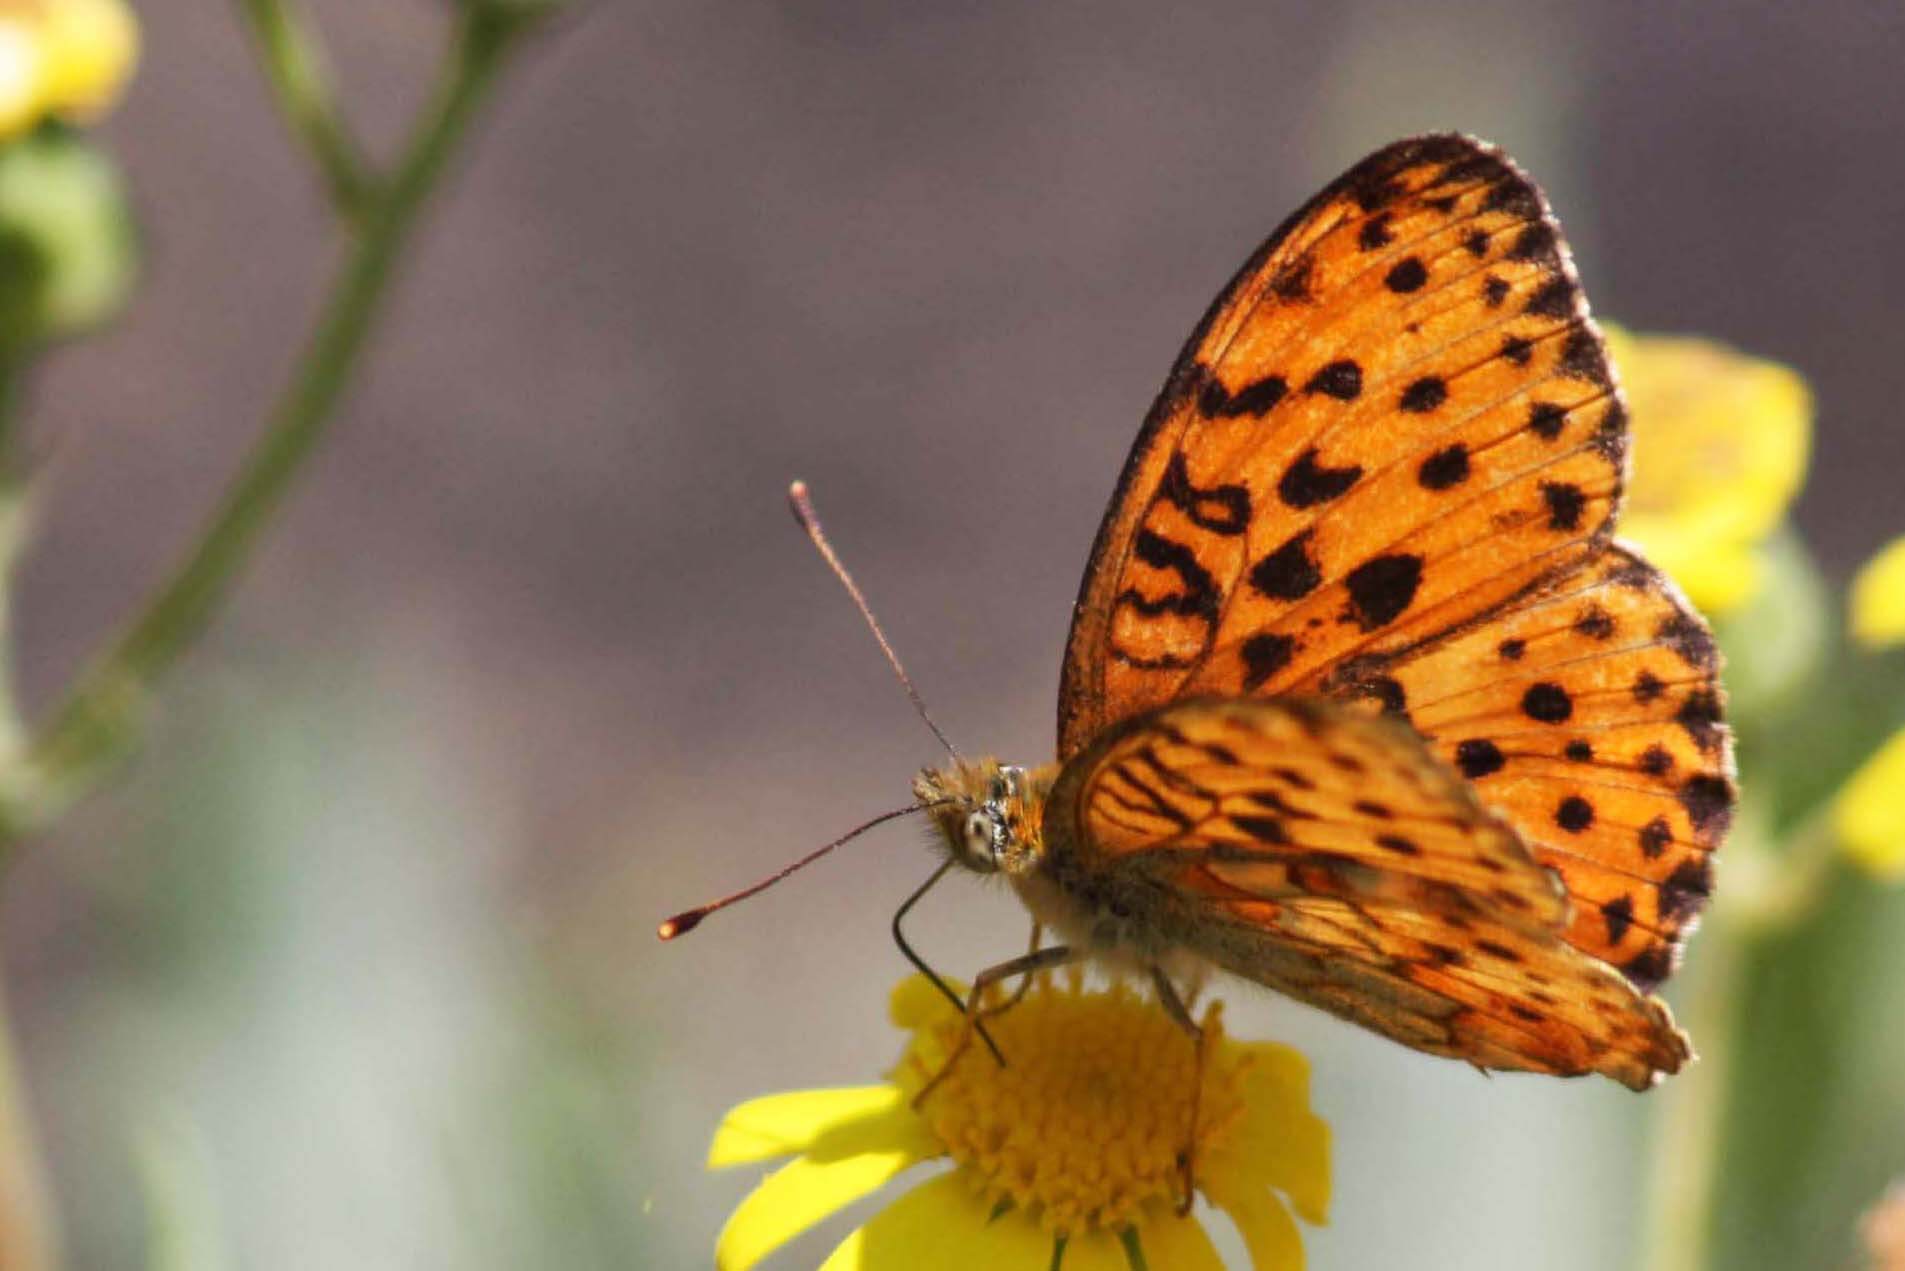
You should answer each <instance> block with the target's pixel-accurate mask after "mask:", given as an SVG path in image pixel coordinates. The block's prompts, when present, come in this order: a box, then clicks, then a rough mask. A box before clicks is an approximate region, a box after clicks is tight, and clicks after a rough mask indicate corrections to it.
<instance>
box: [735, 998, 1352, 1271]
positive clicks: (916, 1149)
mask: <svg viewBox="0 0 1905 1271" xmlns="http://www.w3.org/2000/svg"><path fill="white" fill-rule="evenodd" d="M892 1016H893V1021H894V1023H896V1024H897V1025H899V1026H900V1027H901V1028H904V1029H908V1030H910V1031H911V1033H912V1036H911V1038H910V1040H909V1041H908V1043H907V1046H906V1050H905V1052H904V1054H902V1055H901V1057H900V1062H899V1065H898V1066H897V1067H896V1068H895V1069H894V1070H893V1072H892V1073H890V1074H889V1080H888V1081H887V1083H885V1084H882V1085H877V1086H860V1087H855V1088H848V1089H829V1090H798V1091H791V1092H789V1093H786V1094H777V1095H768V1096H766V1097H764V1098H760V1099H754V1100H751V1101H749V1102H747V1103H744V1104H742V1105H741V1106H739V1107H737V1108H735V1109H733V1110H732V1111H731V1112H729V1113H728V1115H727V1116H726V1118H724V1119H723V1121H722V1123H721V1127H720V1129H718V1130H717V1131H716V1132H715V1136H714V1145H713V1147H712V1148H710V1150H709V1153H708V1165H709V1167H710V1168H718V1167H722V1166H729V1165H741V1164H748V1163H752V1162H757V1161H766V1160H772V1159H774V1158H776V1157H782V1156H793V1157H794V1160H793V1161H792V1162H790V1163H789V1164H786V1165H783V1166H782V1167H781V1168H780V1169H778V1170H776V1171H775V1172H774V1173H772V1174H770V1175H768V1177H767V1178H766V1180H765V1181H763V1182H762V1183H761V1185H760V1186H759V1187H757V1188H755V1190H754V1191H753V1193H752V1194H750V1195H749V1196H748V1197H747V1199H746V1200H744V1201H742V1202H741V1206H740V1208H738V1209H736V1210H735V1211H734V1214H733V1215H732V1216H731V1217H730V1218H729V1219H728V1223H727V1226H726V1227H725V1228H724V1229H723V1230H722V1232H721V1236H720V1240H719V1241H718V1243H717V1244H716V1246H715V1263H716V1265H717V1266H719V1267H720V1268H721V1269H722V1271H745V1268H748V1267H751V1266H753V1265H754V1264H755V1263H756V1262H758V1261H759V1260H760V1259H761V1258H764V1257H766V1256H767V1255H768V1254H769V1253H771V1252H773V1251H774V1250H775V1249H777V1248H779V1247H780V1246H781V1245H782V1244H783V1243H785V1242H786V1241H787V1240H789V1239H791V1238H792V1237H793V1236H795V1235H797V1234H799V1233H800V1232H801V1231H803V1230H805V1229H806V1228H808V1227H811V1226H813V1225H814V1224H816V1223H818V1222H820V1221H821V1220H822V1219H824V1218H826V1217H827V1216H828V1215H830V1214H833V1213H835V1212H836V1211H838V1210H840V1209H843V1208H845V1207H846V1206H848V1205H850V1204H852V1203H853V1202H855V1201H857V1200H859V1199H861V1198H862V1197H864V1196H867V1195H870V1194H871V1193H873V1192H875V1191H878V1190H879V1189H880V1188H882V1187H884V1186H885V1185H886V1184H887V1183H889V1182H891V1181H892V1180H893V1179H894V1178H896V1177H898V1176H899V1175H900V1174H901V1173H903V1172H905V1171H907V1170H909V1169H911V1168H913V1167H914V1166H917V1165H920V1164H922V1163H924V1162H927V1161H932V1160H938V1159H941V1158H949V1159H950V1160H951V1162H952V1165H953V1168H952V1169H950V1170H948V1171H944V1172H940V1173H937V1174H935V1175H933V1176H932V1177H931V1178H929V1179H927V1180H926V1181H924V1182H921V1183H919V1184H918V1185H917V1186H915V1187H914V1188H913V1189H912V1190H910V1191H908V1192H906V1193H905V1194H903V1195H902V1196H900V1197H899V1199H897V1200H895V1201H894V1202H893V1203H892V1204H891V1205H889V1206H888V1207H887V1208H886V1209H884V1210H882V1211H881V1212H880V1213H878V1214H876V1215H875V1216H874V1217H873V1218H872V1219H870V1220H869V1221H868V1222H867V1223H866V1225H865V1226H863V1227H861V1228H860V1229H859V1230H857V1231H855V1232H854V1233H853V1234H852V1235H850V1236H848V1237H847V1238H846V1240H845V1241H844V1242H842V1243H841V1244H840V1245H839V1247H838V1248H836V1249H835V1250H834V1252H833V1255H832V1256H831V1257H830V1258H828V1259H827V1262H826V1264H825V1267H824V1268H823V1271H848V1269H849V1268H853V1269H864V1271H881V1269H882V1268H900V1267H905V1268H919V1269H920V1271H935V1269H938V1268H946V1269H947V1271H950V1269H952V1268H966V1267H996V1268H1001V1269H1002V1271H1014V1269H1016V1268H1024V1269H1025V1271H1046V1269H1047V1268H1049V1267H1055V1266H1059V1265H1060V1258H1061V1256H1062V1265H1063V1267H1064V1268H1065V1271H1098V1269H1103V1271H1124V1269H1125V1268H1127V1267H1135V1268H1140V1269H1142V1268H1144V1267H1147V1266H1148V1267H1152V1268H1159V1269H1160V1271H1162V1269H1163V1268H1167V1267H1168V1268H1173V1269H1174V1271H1175V1269H1177V1268H1183V1269H1185V1271H1204V1269H1207V1268H1208V1269H1212V1271H1220V1269H1221V1267H1222V1265H1223V1264H1222V1262H1221V1261H1220V1260H1219V1259H1218V1256H1217V1253H1216V1250H1215V1249H1214V1248H1213V1247H1212V1245H1211V1243H1210V1239H1209V1237H1208V1236H1207V1235H1206V1234H1205V1232H1204V1229H1203V1227H1202V1226H1201V1225H1200V1224H1199V1223H1198V1222H1197V1221H1196V1219H1195V1218H1180V1217H1179V1216H1178V1215H1177V1212H1176V1198H1177V1193H1178V1188H1179V1186H1180V1183H1181V1179H1182V1172H1181V1169H1180V1166H1179V1161H1178V1158H1179V1154H1180V1153H1181V1152H1182V1151H1183V1149H1184V1146H1185V1142H1186V1138H1187V1135H1188V1132H1189V1129H1190V1122H1191V1098H1192V1081H1193V1074H1194V1073H1195V1072H1196V1068H1197V1061H1196V1047H1195V1045H1194V1044H1193V1043H1192V1041H1191V1040H1190V1039H1189V1038H1188V1037H1186V1036H1185V1035H1184V1033H1183V1032H1182V1030H1180V1029H1179V1028H1178V1027H1177V1025H1175V1024H1174V1023H1172V1022H1171V1020H1170V1018H1169V1017H1168V1016H1167V1015H1166V1014H1165V1013H1164V1011H1163V1010H1161V1009H1160V1008H1159V1007H1158V1006H1157V1005H1156V1004H1155V1003H1152V1002H1149V1001H1147V1000H1144V999H1142V998H1140V997H1139V996H1138V995H1137V994H1136V993H1134V992H1132V991H1131V990H1129V989H1127V988H1125V987H1123V986H1117V987H1113V988H1111V989H1109V990H1104V991H1093V992H1086V991H1085V990H1084V989H1083V988H1082V987H1081V982H1080V981H1079V980H1078V979H1076V978H1073V979H1071V980H1070V981H1069V982H1067V983H1066V984H1064V985H1058V984H1054V983H1053V982H1052V980H1051V979H1050V977H1040V979H1039V980H1038V982H1037V983H1036V984H1035V985H1034V987H1033V989H1032V991H1031V992H1030V993H1028V994H1027V995H1026V996H1025V998H1024V1000H1023V1001H1021V1002H1020V1003H1019V1004H1018V1005H1016V1006H1014V1007H1012V1008H1010V1009H1009V1010H1008V1011H1006V1012H1005V1013H1004V1014H1002V1015H998V1016H996V1017H994V1018H992V1019H991V1020H989V1021H988V1023H987V1028H988V1029H989V1030H990V1031H991V1032H992V1034H993V1036H994V1037H995V1038H996V1039H997V1041H998V1043H999V1046H1000V1048H1001V1049H1002V1050H1003V1051H1004V1052H1005V1055H1006V1058H1007V1061H1008V1062H1007V1065H1006V1066H1005V1067H1004V1068H1001V1067H999V1066H998V1065H997V1064H995V1063H994V1062H993V1061H992V1058H991V1056H990V1055H988V1054H987V1053H986V1052H985V1049H984V1048H983V1047H981V1046H973V1047H971V1048H970V1049H969V1050H968V1051H967V1052H966V1053H965V1054H964V1055H963V1056H962V1057H961V1058H960V1059H959V1061H958V1063H957V1064H956V1065H955V1066H954V1068H953V1069H952V1071H951V1073H950V1074H949V1075H948V1076H947V1077H946V1078H945V1079H944V1080H943V1081H942V1082H941V1083H940V1084H939V1086H938V1087H937V1088H936V1089H935V1090H933V1091H932V1093H931V1095H930V1096H929V1097H928V1098H927V1099H926V1100H925V1101H924V1104H923V1106H922V1107H921V1108H920V1109H919V1110H917V1111H916V1110H915V1109H914V1108H913V1106H912V1102H913V1098H914V1096H916V1095H917V1094H918V1093H919V1091H920V1090H921V1089H922V1087H923V1086H924V1085H925V1084H926V1083H927V1082H928V1081H930V1080H931V1079H932V1078H933V1076H934V1075H935V1074H937V1073H938V1072H940V1070H941V1069H942V1068H943V1067H944V1065H945V1063H946V1061H947V1056H948V1055H950V1054H951V1053H952V1051H953V1048H954V1047H955V1046H956V1045H957V1044H958V1041H959V1039H960V1035H961V1031H962V1028H963V1021H962V1019H961V1017H960V1015H959V1013H958V1012H956V1011H954V1010H953V1009H952V1007H951V1006H950V1004H948V1003H947V1002H946V1001H945V1000H944V999H943V998H941V997H940V996H939V995H938V993H937V992H936V991H935V990H934V989H933V987H932V986H931V985H930V984H929V983H928V982H927V981H926V980H925V979H924V978H922V977H919V976H914V977H911V978H909V979H907V980H904V981H902V982H901V983H900V985H899V986H898V987H897V988H896V989H894V991H893V999H892ZM1203 1027H1204V1031H1205V1058H1204V1071H1203V1085H1202V1092H1201V1096H1200V1102H1199V1105H1198V1117H1197V1141H1196V1150H1195V1154H1194V1159H1195V1169H1196V1183H1197V1189H1198V1191H1199V1192H1201V1193H1202V1194H1203V1196H1204V1198H1205V1199H1206V1200H1208V1201H1209V1202H1210V1203H1211V1204H1213V1205H1215V1206H1217V1207H1218V1208H1220V1209H1223V1210H1224V1211H1225V1212H1227V1213H1228V1214H1229V1215H1230V1217H1231V1219H1232V1221H1234V1222H1235V1223H1236V1225H1237V1228H1238V1230H1239V1231H1240V1232H1241V1233H1242V1235H1243V1238H1244V1242H1245V1244H1246V1246H1247V1247H1248V1248H1249V1250H1250V1256H1251V1259H1252V1261H1253V1263H1254V1264H1255V1265H1256V1266H1257V1267H1258V1268H1259V1269H1260V1271H1283V1269H1284V1268H1296V1267H1301V1266H1302V1265H1303V1244H1302V1240H1301V1238H1300V1236H1299V1235H1298V1231H1297V1225H1296V1222H1295V1220H1294V1219H1293V1218H1292V1217H1291V1216H1290V1210H1291V1209H1294V1210H1295V1211H1296V1213H1297V1214H1298V1215H1300V1216H1301V1217H1302V1218H1303V1219H1304V1220H1305V1221H1307V1222H1311V1223H1321V1222H1323V1221H1325V1217H1326V1214H1327V1211H1328V1208H1329V1188H1330V1182H1329V1127H1328V1126H1327V1125H1326V1124H1324V1122H1323V1121H1322V1120H1321V1119H1320V1118H1318V1117H1317V1116H1316V1115H1315V1114H1314V1113H1313V1112H1311V1111H1310V1108H1309V1065H1308V1063H1307V1062H1306V1061H1305V1060H1304V1058H1303V1056H1301V1055H1300V1054H1298V1053H1297V1052H1296V1051H1294V1050H1291V1049H1290V1048H1288V1047H1286V1046H1279V1045H1275V1044H1271V1043H1267V1042H1256V1043H1239V1042H1233V1041H1231V1040H1229V1039H1228V1038H1226V1037H1225V1036H1224V1033H1223V1020H1222V1013H1221V1010H1220V1009H1219V1008H1218V1007H1217V1006H1213V1007H1211V1008H1210V1010H1209V1011H1207V1012H1206V1014H1205V1017H1204V1021H1203Z"/></svg>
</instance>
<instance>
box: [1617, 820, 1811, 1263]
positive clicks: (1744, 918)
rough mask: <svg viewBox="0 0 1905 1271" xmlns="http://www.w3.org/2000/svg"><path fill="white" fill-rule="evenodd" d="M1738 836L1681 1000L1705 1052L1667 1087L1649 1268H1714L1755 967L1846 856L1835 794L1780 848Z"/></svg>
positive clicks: (1745, 830) (1646, 1253)
mask: <svg viewBox="0 0 1905 1271" xmlns="http://www.w3.org/2000/svg"><path fill="white" fill-rule="evenodd" d="M1734 839H1735V841H1734V842H1733V843H1732V844H1731V845H1730V846H1729V848H1728V850H1729V852H1730V853H1732V854H1734V855H1735V856H1736V858H1737V859H1736V862H1735V863H1736V865H1737V867H1738V868H1736V869H1735V870H1733V871H1731V872H1730V876H1729V881H1728V886H1729V891H1728V892H1727V893H1726V896H1725V899H1724V900H1723V901H1722V907H1721V908H1720V910H1719V911H1718V912H1717V913H1716V915H1715V917H1714V920H1713V921H1711V922H1709V923H1708V924H1707V926H1706V929H1705V930H1704V931H1703V932H1702V933H1701V937H1700V942H1699V957H1698V961H1697V964H1696V967H1695V968H1693V971H1694V973H1693V974H1692V976H1691V980H1690V982H1689V984H1688V986H1687V993H1686V996H1685V997H1684V998H1682V1001H1681V1005H1682V1007H1683V1010H1684V1013H1685V1017H1686V1018H1685V1021H1684V1022H1685V1026H1686V1029H1687V1031H1688V1033H1689V1034H1691V1035H1692V1037H1693V1039H1694V1043H1695V1045H1696V1046H1698V1048H1699V1053H1700V1062H1699V1063H1698V1064H1696V1065H1695V1066H1694V1067H1693V1068H1692V1069H1691V1070H1690V1071H1688V1072H1686V1073H1685V1074H1683V1075H1682V1076H1679V1077H1676V1078H1675V1079H1674V1081H1673V1084H1672V1085H1671V1086H1669V1087H1668V1088H1667V1089H1666V1090H1663V1091H1662V1092H1661V1094H1660V1096H1659V1097H1660V1098H1661V1099H1662V1108H1661V1116H1660V1119H1659V1120H1658V1121H1657V1122H1656V1124H1655V1126H1654V1141H1653V1148H1652V1157H1653V1164H1652V1171H1651V1172H1652V1178H1651V1180H1650V1185H1649V1187H1648V1192H1647V1199H1648V1204H1649V1207H1650V1213H1649V1219H1648V1224H1647V1228H1646V1230H1647V1233H1648V1236H1647V1245H1646V1247H1645V1248H1644V1249H1643V1250H1642V1251H1641V1252H1642V1262H1643V1264H1644V1265H1645V1266H1646V1267H1647V1268H1649V1271H1705V1269H1706V1267H1707V1266H1708V1265H1709V1263H1710V1259H1711V1252H1712V1250H1711V1241H1712V1237H1713V1206H1714V1195H1715V1185H1716V1184H1717V1182H1718V1181H1719V1168H1720V1153H1721V1148H1722V1147H1723V1145H1724V1144H1723V1139H1724V1135H1725V1131H1726V1118H1727V1112H1728V1108H1729V1106H1730V1104H1731V1101H1732V1095H1733V1064H1734V1055H1735V1051H1736V1048H1737V1042H1738V1037H1739V1030H1740V1023H1741V1018H1742V1015H1743V1013H1744V1009H1745V998H1744V994H1743V992H1742V990H1743V988H1744V981H1745V978H1746V974H1747V968H1748V966H1749V964H1750V962H1751V960H1752V957H1753V953H1754V951H1755V950H1756V949H1758V948H1759V947H1760V944H1761V942H1763V941H1764V940H1766V939H1767V938H1769V937H1772V936H1775V935H1779V934H1781V933H1783V932H1787V931H1790V930H1792V929H1793V928H1794V927H1796V926H1798V925H1799V924H1800V923H1801V922H1803V921H1804V920H1805V919H1806V918H1807V917H1809V916H1810V915H1811V914H1812V912H1813V910H1814V909H1815V908H1816V907H1817V906H1818V903H1819V900H1820V897H1821V896H1822V895H1823V894H1824V892H1825V887H1826V884H1827V882H1828V881H1830V879H1831V877H1832V871H1833V869H1834V867H1835V865H1836V863H1837V861H1838V840H1837V838H1836V836H1835V835H1834V833H1833V830H1832V820H1831V805H1830V803H1829V802H1828V803H1827V804H1825V805H1822V806H1821V807H1820V808H1819V809H1818V810H1816V811H1814V812H1813V813H1811V814H1810V815H1808V816H1807V817H1806V818H1805V819H1804V820H1803V821H1801V822H1800V824H1799V826H1798V827H1797V828H1796V829H1794V830H1792V831H1791V832H1790V833H1789V835H1788V846H1787V847H1786V848H1785V850H1784V851H1781V852H1778V853H1774V852H1772V851H1771V850H1770V849H1769V848H1768V847H1767V846H1766V844H1765V843H1764V842H1763V841H1762V840H1760V839H1759V838H1758V836H1756V835H1754V834H1753V833H1751V831H1750V829H1749V827H1748V825H1745V824H1743V825H1741V826H1740V827H1739V828H1738V829H1737V830H1736V831H1735V835H1734Z"/></svg>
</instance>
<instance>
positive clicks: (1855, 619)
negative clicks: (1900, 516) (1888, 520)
mask: <svg viewBox="0 0 1905 1271" xmlns="http://www.w3.org/2000/svg"><path fill="white" fill-rule="evenodd" d="M1852 638H1853V639H1854V640H1857V641H1858V642H1859V643H1860V644H1863V645H1865V646H1866V647H1867V648H1871V649H1882V648H1886V647H1887V646H1889V645H1894V644H1900V643H1905V537H1900V538H1895V539H1893V540H1892V541H1891V542H1890V543H1888V544H1886V545H1885V547H1884V548H1882V549H1881V550H1880V551H1879V554H1878V555H1877V556H1874V557H1873V558H1872V559H1871V560H1869V561H1867V562H1865V564H1864V566H1862V567H1861V568H1860V570H1859V574H1858V577H1856V578H1854V579H1853V580H1852Z"/></svg>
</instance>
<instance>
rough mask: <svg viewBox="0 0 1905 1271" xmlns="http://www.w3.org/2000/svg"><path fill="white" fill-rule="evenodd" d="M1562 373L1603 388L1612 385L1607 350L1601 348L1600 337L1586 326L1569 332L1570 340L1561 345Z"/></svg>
mask: <svg viewBox="0 0 1905 1271" xmlns="http://www.w3.org/2000/svg"><path fill="white" fill-rule="evenodd" d="M1561 373H1562V374H1563V375H1567V376H1571V377H1573V378H1574V379H1577V380H1586V381H1587V382H1588V383H1590V384H1596V385H1599V386H1600V387H1602V388H1607V387H1609V386H1610V385H1612V383H1613V379H1612V377H1611V376H1609V375H1608V373H1607V350H1606V349H1605V348H1603V347H1602V346H1601V341H1600V337H1598V336H1596V335H1595V334H1594V332H1593V331H1591V330H1589V329H1588V328H1587V327H1584V326H1581V327H1576V328H1574V330H1572V331H1570V332H1568V338H1567V339H1566V340H1565V341H1563V342H1562V345H1561Z"/></svg>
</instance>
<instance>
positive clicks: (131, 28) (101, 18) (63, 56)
mask: <svg viewBox="0 0 1905 1271" xmlns="http://www.w3.org/2000/svg"><path fill="white" fill-rule="evenodd" d="M43 14H44V16H43V17H42V18H41V20H40V21H41V24H42V27H41V35H40V38H41V41H42V43H43V46H44V47H45V49H46V85H45V88H44V94H45V95H44V98H43V104H44V107H45V108H46V109H48V110H57V111H67V112H71V113H73V114H77V115H82V116H86V115H95V114H98V113H99V112H100V111H102V110H104V109H105V108H106V107H107V106H110V105H111V104H112V102H113V99H114V98H116V97H118V96H119V90H120V89H121V88H122V87H123V86H124V85H125V82H126V79H127V77H128V76H130V75H131V73H132V64H133V62H134V60H135V59H136V58H137V57H138V52H139V27H138V24H137V23H136V22H134V21H133V18H132V12H131V11H130V10H129V9H127V8H126V6H125V5H124V4H122V3H121V2H120V0H58V2H57V3H55V4H51V5H48V6H47V7H46V8H45V9H44V10H43Z"/></svg>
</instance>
